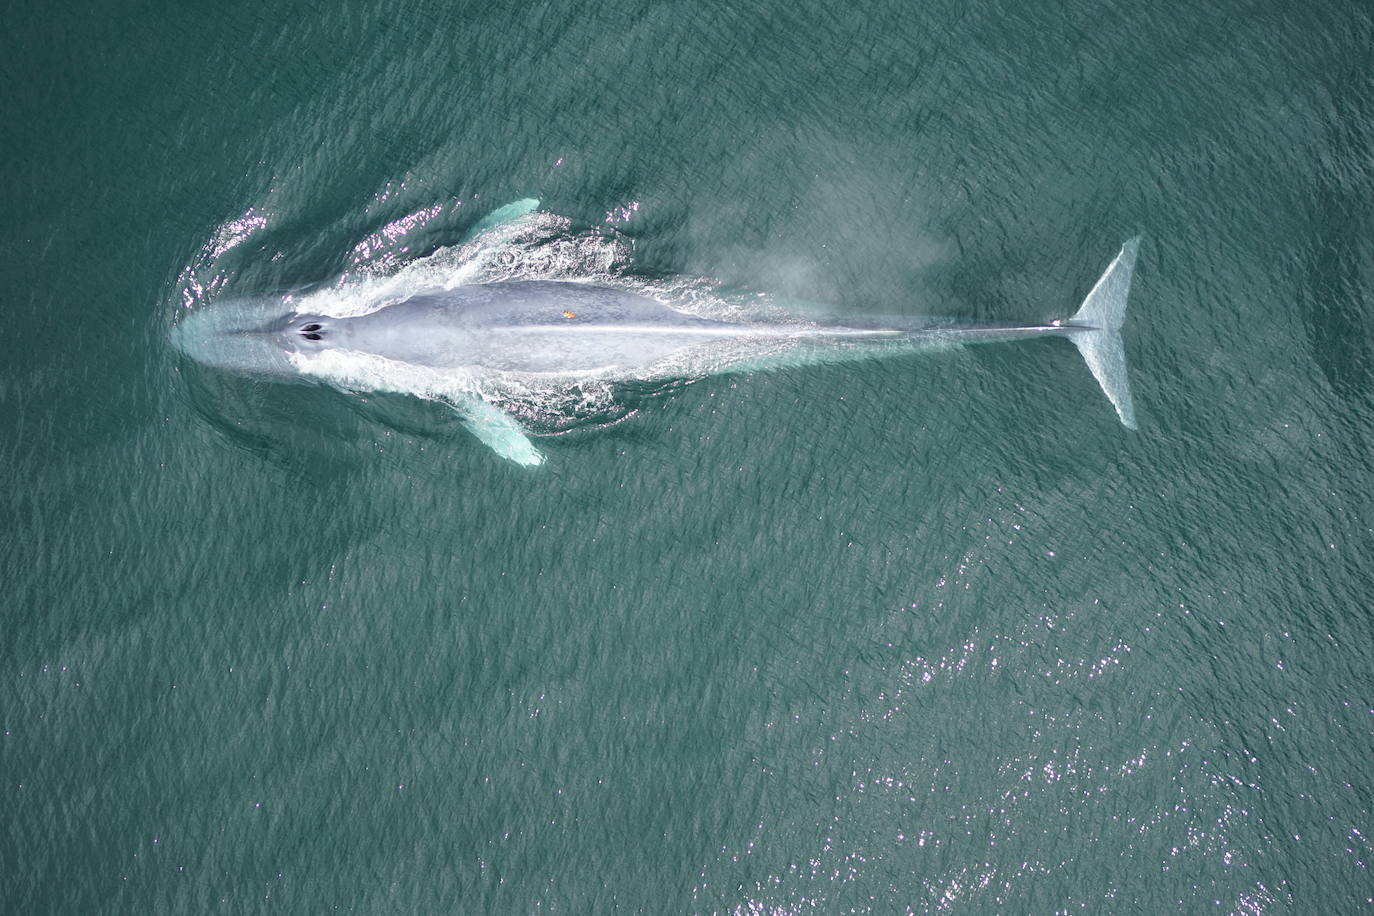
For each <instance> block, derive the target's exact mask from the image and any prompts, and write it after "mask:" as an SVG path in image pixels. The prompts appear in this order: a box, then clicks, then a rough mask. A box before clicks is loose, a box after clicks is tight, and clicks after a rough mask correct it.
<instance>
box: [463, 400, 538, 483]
mask: <svg viewBox="0 0 1374 916" xmlns="http://www.w3.org/2000/svg"><path fill="white" fill-rule="evenodd" d="M453 409H454V410H456V411H457V412H458V415H459V416H461V417H462V418H463V425H464V426H466V427H467V428H468V430H469V431H470V432H471V433H472V434H473V435H474V436H476V437H477V438H478V440H479V441H481V443H482V444H483V445H485V446H487V447H488V448H490V449H491V450H492V451H494V452H495V453H496V454H498V455H500V456H501V457H502V458H505V459H508V460H510V461H514V462H515V463H516V464H522V465H524V466H526V467H535V466H537V465H541V464H543V463H544V456H543V455H542V454H541V453H540V452H539V450H538V449H536V448H535V447H534V443H532V442H530V439H529V436H527V435H525V431H524V430H523V429H521V428H520V424H519V423H516V422H515V420H514V418H512V417H511V416H510V415H509V414H506V413H503V412H502V411H501V410H499V409H498V408H496V407H493V406H492V405H491V404H488V403H487V402H486V401H484V400H482V399H481V398H479V397H471V398H468V399H466V400H464V401H462V402H459V403H456V404H454V405H453Z"/></svg>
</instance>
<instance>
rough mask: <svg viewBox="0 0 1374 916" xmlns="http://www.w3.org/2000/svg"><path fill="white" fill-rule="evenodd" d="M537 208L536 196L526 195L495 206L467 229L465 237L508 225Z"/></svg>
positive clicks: (474, 236) (475, 235) (471, 236)
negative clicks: (503, 204)
mask: <svg viewBox="0 0 1374 916" xmlns="http://www.w3.org/2000/svg"><path fill="white" fill-rule="evenodd" d="M538 209H539V199H538V198H536V197H526V198H524V199H522V200H517V201H515V202H514V203H509V204H506V205H505V206H504V207H497V208H496V209H495V210H493V211H491V212H490V213H488V214H487V215H486V216H484V217H482V218H481V219H480V220H478V221H477V225H475V226H473V227H472V229H470V230H469V231H468V234H467V238H469V239H475V238H477V236H479V235H481V234H482V233H484V232H490V231H491V230H493V229H499V228H500V227H502V226H505V225H509V224H510V223H513V222H515V221H516V220H519V219H521V218H522V217H525V216H528V215H529V214H531V213H533V212H534V211H535V210H538Z"/></svg>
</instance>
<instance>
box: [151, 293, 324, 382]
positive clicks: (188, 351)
mask: <svg viewBox="0 0 1374 916" xmlns="http://www.w3.org/2000/svg"><path fill="white" fill-rule="evenodd" d="M336 324H337V321H336V319H332V318H327V317H325V316H320V315H297V314H295V313H294V312H292V311H291V310H290V308H289V307H288V306H285V305H284V304H283V303H282V302H281V301H280V300H277V301H273V300H267V301H262V300H239V301H234V302H223V303H218V302H217V303H215V304H214V305H213V306H211V307H209V308H203V309H197V310H195V311H191V312H186V313H184V314H183V315H182V316H181V320H180V321H178V322H177V324H176V325H175V326H174V327H173V328H172V333H171V341H172V345H173V346H174V347H175V348H176V349H177V350H178V351H180V352H181V353H182V354H184V355H185V356H187V357H189V358H190V359H192V360H194V361H195V362H197V363H199V364H201V365H203V366H209V367H211V368H215V369H221V370H224V371H227V372H234V373H238V374H241V375H251V376H260V377H267V378H274V379H279V380H284V379H291V378H294V377H297V376H298V375H299V373H298V371H297V369H296V367H295V366H294V365H293V364H292V359H291V358H292V356H294V355H296V354H310V353H315V352H318V351H320V350H323V349H326V348H328V347H330V346H331V345H333V343H334V342H335V340H336V339H337V337H338V329H337V328H336V327H335V325H336Z"/></svg>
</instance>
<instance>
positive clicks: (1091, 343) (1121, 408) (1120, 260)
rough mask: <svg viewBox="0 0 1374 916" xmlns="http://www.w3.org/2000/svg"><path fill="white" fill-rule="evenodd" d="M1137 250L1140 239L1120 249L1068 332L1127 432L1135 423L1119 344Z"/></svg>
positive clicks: (1123, 356)
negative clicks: (1076, 327) (1077, 328)
mask: <svg viewBox="0 0 1374 916" xmlns="http://www.w3.org/2000/svg"><path fill="white" fill-rule="evenodd" d="M1139 247H1140V236H1136V237H1135V238H1133V239H1131V240H1129V241H1127V242H1126V244H1124V245H1122V246H1121V252H1120V253H1119V254H1117V256H1116V259H1115V260H1113V261H1112V263H1111V264H1109V265H1107V270H1106V271H1105V272H1104V273H1103V274H1102V276H1101V278H1100V279H1098V281H1097V285H1095V286H1094V287H1093V288H1092V291H1091V292H1089V293H1088V298H1086V299H1084V300H1083V305H1082V306H1081V307H1080V308H1079V309H1078V312H1077V313H1076V314H1075V315H1074V316H1073V318H1071V319H1070V320H1069V327H1070V328H1071V329H1072V328H1073V327H1074V326H1075V325H1077V326H1079V327H1080V328H1082V330H1071V331H1070V333H1069V340H1071V341H1073V343H1074V346H1076V347H1078V352H1079V353H1082V354H1083V360H1084V362H1086V363H1087V364H1088V368H1089V369H1090V370H1092V374H1093V378H1095V379H1097V383H1098V384H1099V385H1101V386H1102V393H1103V394H1105V395H1106V396H1107V400H1109V401H1111V402H1112V406H1113V407H1115V408H1116V413H1117V416H1119V417H1120V418H1121V423H1122V425H1124V426H1125V427H1126V428H1127V429H1135V428H1136V424H1135V407H1134V405H1133V404H1132V403H1131V385H1130V381H1129V380H1128V379H1127V378H1126V350H1125V348H1124V347H1123V346H1122V343H1121V324H1122V321H1123V320H1124V319H1125V317H1126V297H1127V296H1129V295H1130V292H1131V274H1132V273H1133V272H1134V271H1135V255H1136V250H1137V249H1138V248H1139Z"/></svg>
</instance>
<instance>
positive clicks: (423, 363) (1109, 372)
mask: <svg viewBox="0 0 1374 916" xmlns="http://www.w3.org/2000/svg"><path fill="white" fill-rule="evenodd" d="M536 206H537V201H532V200H530V201H521V202H518V203H516V204H512V205H510V206H508V207H505V208H502V209H501V210H499V211H497V212H496V213H494V214H493V215H492V216H491V217H488V219H487V220H485V221H484V222H483V224H481V225H480V226H479V231H478V233H477V241H478V243H479V244H478V245H477V249H478V250H482V251H487V252H490V251H493V250H496V249H498V248H499V246H500V243H501V242H502V241H503V240H506V239H509V238H511V237H512V234H513V233H514V232H515V231H517V230H518V229H519V227H520V225H521V223H522V221H525V220H527V219H528V218H530V217H532V216H533V215H535V214H534V209H535V207H536ZM483 239H486V243H485V247H484V245H483V244H482V240H483ZM1138 245H1139V239H1131V240H1129V241H1127V242H1126V243H1125V244H1124V245H1123V246H1122V248H1121V251H1120V252H1119V253H1118V254H1117V256H1116V258H1115V259H1114V260H1113V261H1112V262H1111V264H1110V265H1109V266H1108V267H1107V269H1106V271H1105V272H1104V273H1103V275H1102V277H1101V279H1099V280H1098V282H1097V284H1096V285H1095V286H1094V287H1093V289H1092V291H1091V292H1089V294H1088V296H1087V298H1086V299H1085V300H1084V302H1083V304H1082V306H1081V307H1080V308H1079V309H1078V311H1077V312H1076V313H1074V315H1073V316H1072V317H1071V318H1068V319H1067V320H1063V321H1055V322H1052V323H1050V324H1017V323H980V324H972V323H967V322H955V321H948V320H941V319H917V320H914V321H913V320H910V319H906V320H901V321H896V320H894V321H890V322H887V323H886V324H885V326H880V327H857V326H847V325H844V324H828V323H817V322H812V321H805V320H802V319H800V318H795V317H792V316H772V317H770V318H769V320H759V319H758V318H755V317H752V316H748V315H743V316H741V315H729V316H714V315H701V314H694V313H692V312H691V311H688V310H686V309H684V308H683V307H681V306H680V305H678V304H669V303H668V302H665V301H662V300H661V299H659V298H655V297H654V296H652V295H646V294H645V292H646V291H638V290H630V289H622V288H617V287H615V286H611V285H607V284H605V283H604V282H596V281H594V280H593V281H588V280H585V279H582V278H577V277H564V278H560V279H504V280H497V281H495V282H481V280H482V279H483V278H482V277H481V275H480V273H478V274H476V276H472V277H471V279H473V280H477V281H478V282H463V281H464V280H466V279H469V278H468V277H464V276H463V275H462V274H461V273H460V274H459V276H458V277H457V278H456V282H455V277H454V276H452V275H451V274H450V275H448V276H446V277H445V278H444V281H445V282H444V283H442V284H436V285H434V286H430V287H425V286H423V285H421V286H420V288H418V289H417V288H415V287H414V286H409V287H405V286H401V287H397V288H390V289H389V288H388V287H387V285H386V284H385V283H382V284H380V285H379V286H376V287H375V288H373V289H371V290H370V292H371V295H364V296H361V297H358V296H354V297H352V298H349V297H341V296H338V295H333V296H323V297H322V296H315V297H307V298H306V299H304V300H301V301H299V302H297V301H294V300H290V299H268V300H251V301H239V302H234V303H216V304H214V305H211V306H209V307H207V308H200V309H196V310H195V311H193V312H191V313H189V314H187V315H185V316H183V319H182V321H180V322H179V323H178V324H177V326H176V327H175V328H174V330H173V335H172V336H173V342H174V344H175V345H176V346H177V348H178V349H179V350H181V351H182V352H183V353H185V354H186V355H187V356H189V357H191V358H192V359H194V360H196V361H197V362H200V363H203V364H206V365H209V366H213V367H217V368H220V369H225V370H229V371H233V372H239V373H245V374H252V375H258V376H264V377H271V378H277V379H283V380H306V381H316V382H320V383H322V384H326V385H331V386H333V387H336V388H340V389H343V390H348V391H391V392H401V393H405V394H412V395H416V396H420V397H425V398H430V399H435V400H440V401H443V402H445V403H447V404H449V405H450V406H451V407H452V408H453V409H454V410H455V411H456V412H457V413H458V414H459V415H460V416H461V417H462V419H463V422H464V424H465V426H466V427H467V428H468V429H469V430H470V431H471V432H472V433H473V434H474V435H476V436H477V438H478V439H479V440H481V441H482V442H483V443H485V444H486V445H488V446H489V447H491V448H492V449H493V450H494V451H495V452H496V453H497V454H498V455H500V456H501V457H503V458H506V459H509V460H511V461H514V462H516V463H518V464H522V465H538V464H541V463H542V462H543V460H544V456H543V454H542V453H541V452H540V451H539V450H538V449H536V448H535V447H534V445H533V443H532V442H531V441H530V438H529V436H528V435H527V433H526V431H525V430H524V429H523V428H522V427H521V425H520V423H519V422H518V421H517V420H516V419H515V418H514V417H513V416H511V414H510V413H509V412H507V411H505V410H503V409H501V407H500V406H498V404H502V403H508V402H511V401H518V400H519V399H520V397H521V395H522V393H528V392H531V391H539V390H542V391H548V390H557V389H564V390H569V389H574V388H578V389H582V388H586V387H588V386H591V385H597V384H614V383H617V382H627V381H651V380H658V379H670V378H700V377H703V376H706V375H714V374H722V373H729V372H740V371H752V370H764V369H771V368H780V367H784V366H797V365H802V364H807V363H815V362H834V361H848V360H856V359H867V358H873V357H880V356H892V355H897V354H902V353H909V352H913V351H917V350H922V349H930V348H938V347H948V346H950V345H958V344H965V343H990V342H997V341H1013V340H1022V339H1026V338H1034V337H1045V336H1054V337H1064V338H1067V339H1068V340H1069V341H1070V342H1071V343H1073V344H1074V345H1075V346H1076V347H1077V348H1078V350H1079V351H1080V352H1081V353H1082V355H1083V358H1084V360H1085V361H1086V362H1087V364H1088V368H1089V369H1090V370H1091V371H1092V373H1093V376H1094V377H1095V378H1096V379H1097V381H1098V383H1099V385H1101V387H1102V390H1103V392H1104V393H1105V394H1106V396H1107V398H1108V399H1109V400H1110V401H1111V403H1112V405H1113V406H1114V407H1115V408H1116V411H1117V414H1118V416H1119V417H1120V419H1121V422H1122V423H1123V424H1124V425H1125V426H1127V427H1128V428H1134V427H1135V414H1134V409H1133V406H1132V402H1131V393H1130V386H1129V384H1128V381H1127V377H1126V362H1125V354H1124V351H1123V349H1122V341H1121V326H1122V321H1123V318H1124V316H1125V310H1126V300H1127V297H1128V294H1129V292H1130V284H1131V275H1132V272H1133V270H1134V266H1135V259H1136V253H1137V249H1138Z"/></svg>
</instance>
